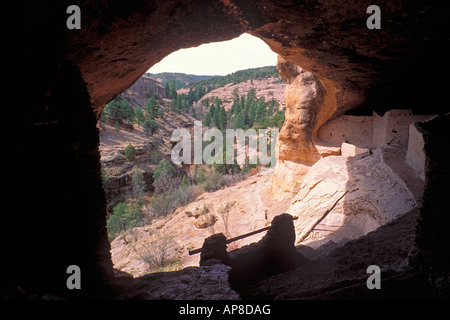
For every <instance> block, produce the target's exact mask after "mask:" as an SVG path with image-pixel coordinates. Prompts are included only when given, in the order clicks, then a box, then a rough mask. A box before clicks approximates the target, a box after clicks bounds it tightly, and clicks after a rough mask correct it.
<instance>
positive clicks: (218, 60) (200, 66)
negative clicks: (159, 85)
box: [148, 33, 277, 75]
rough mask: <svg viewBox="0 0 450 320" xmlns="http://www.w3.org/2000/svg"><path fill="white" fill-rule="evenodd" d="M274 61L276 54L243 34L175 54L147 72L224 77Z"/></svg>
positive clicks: (260, 42) (258, 41) (272, 63)
mask: <svg viewBox="0 0 450 320" xmlns="http://www.w3.org/2000/svg"><path fill="white" fill-rule="evenodd" d="M276 62H277V54H276V53H275V52H273V51H272V50H270V48H269V46H268V45H267V44H265V43H264V41H262V40H261V39H259V38H256V37H254V36H251V35H249V34H247V33H244V34H242V35H241V36H239V37H238V38H234V39H232V40H229V41H222V42H213V43H208V44H202V45H200V46H198V47H194V48H189V49H180V50H178V51H175V52H173V53H171V54H170V55H168V56H167V57H165V58H164V59H163V60H161V61H160V62H159V63H157V64H155V65H154V66H153V67H151V68H150V69H149V70H148V72H151V73H160V72H181V73H187V74H195V75H227V74H229V73H232V72H235V71H238V70H243V69H248V68H257V67H264V66H274V65H275V64H276Z"/></svg>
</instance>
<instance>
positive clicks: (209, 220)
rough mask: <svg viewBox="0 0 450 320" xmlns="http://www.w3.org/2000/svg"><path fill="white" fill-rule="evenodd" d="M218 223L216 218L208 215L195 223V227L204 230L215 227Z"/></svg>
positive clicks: (199, 218)
mask: <svg viewBox="0 0 450 320" xmlns="http://www.w3.org/2000/svg"><path fill="white" fill-rule="evenodd" d="M216 221H217V218H216V216H214V215H212V214H210V213H207V214H205V215H202V216H200V217H198V218H197V219H196V220H195V221H194V225H195V227H196V228H198V229H204V228H208V227H211V226H213V225H214V224H215V223H216Z"/></svg>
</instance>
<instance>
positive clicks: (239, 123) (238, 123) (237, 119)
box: [233, 110, 245, 129]
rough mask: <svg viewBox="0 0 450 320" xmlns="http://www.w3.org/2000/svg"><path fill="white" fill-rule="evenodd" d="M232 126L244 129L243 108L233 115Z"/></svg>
mask: <svg viewBox="0 0 450 320" xmlns="http://www.w3.org/2000/svg"><path fill="white" fill-rule="evenodd" d="M233 127H234V129H245V114H244V110H241V111H239V113H238V114H237V115H235V116H234V119H233Z"/></svg>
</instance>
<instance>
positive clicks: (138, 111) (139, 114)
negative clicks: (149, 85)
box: [134, 108, 145, 125]
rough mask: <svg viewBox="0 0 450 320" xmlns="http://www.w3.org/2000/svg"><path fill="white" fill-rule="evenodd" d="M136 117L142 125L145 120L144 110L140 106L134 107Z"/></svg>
mask: <svg viewBox="0 0 450 320" xmlns="http://www.w3.org/2000/svg"><path fill="white" fill-rule="evenodd" d="M134 117H135V118H136V122H137V123H138V124H139V125H142V124H143V123H144V121H145V116H144V113H143V112H142V110H141V109H140V108H136V109H134Z"/></svg>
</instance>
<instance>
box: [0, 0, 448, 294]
mask: <svg viewBox="0 0 450 320" xmlns="http://www.w3.org/2000/svg"><path fill="white" fill-rule="evenodd" d="M370 4H371V3H370V2H369V1H366V0H358V1H352V2H351V3H350V2H344V1H326V2H324V1H304V2H296V1H290V2H286V1H284V0H275V1H269V0H243V1H237V0H216V1H208V2H204V1H195V0H186V1H175V0H167V1H162V2H159V1H157V2H154V1H133V2H131V1H126V2H124V1H109V0H85V1H80V2H79V5H80V8H81V13H82V14H81V17H82V18H81V19H82V20H81V29H79V30H78V29H75V30H70V29H68V28H67V27H66V19H67V18H68V15H67V14H66V13H65V12H66V9H67V3H66V2H61V1H56V0H54V1H47V2H46V4H45V5H42V4H41V3H37V2H35V1H25V2H21V3H20V4H17V5H16V6H17V7H15V8H13V10H11V11H10V12H12V13H13V19H12V21H14V23H13V25H12V37H11V38H12V39H13V40H12V43H11V44H10V45H9V46H8V48H12V49H11V51H12V52H11V51H9V50H8V53H11V57H10V58H9V59H8V60H7V61H11V64H12V69H13V70H14V73H15V75H17V78H19V77H20V80H19V79H14V78H13V79H12V81H16V82H19V81H20V83H22V86H21V88H23V87H25V88H28V90H26V92H25V93H24V92H23V91H22V92H20V93H16V92H13V93H14V94H17V96H20V97H21V99H20V101H18V104H17V105H15V106H14V107H12V112H11V118H10V121H8V124H11V127H12V128H11V130H9V132H10V133H14V136H13V135H12V134H11V135H10V136H7V140H8V141H14V142H15V148H14V151H15V152H16V153H15V159H17V161H15V162H14V164H13V167H12V168H11V170H9V171H10V172H11V176H9V177H7V179H8V180H9V181H12V183H13V185H12V186H11V188H10V190H11V191H8V194H7V199H10V201H12V202H13V203H20V204H21V208H20V214H14V215H12V214H11V215H8V217H6V219H7V221H6V222H5V225H11V226H18V225H20V226H21V227H22V228H23V229H22V230H23V232H22V236H21V240H22V241H17V242H14V243H12V244H10V242H11V239H16V238H17V237H16V233H15V232H16V231H15V228H11V231H9V230H8V231H7V234H6V239H8V241H5V242H4V243H8V244H10V245H9V246H8V248H7V249H8V252H7V254H8V255H9V256H11V257H12V258H11V259H10V260H11V261H12V263H11V264H9V265H8V268H9V270H8V272H9V273H5V274H7V275H8V276H7V277H8V279H7V282H8V283H7V284H8V286H7V288H8V294H9V295H10V296H13V295H15V294H17V292H18V291H17V290H18V289H17V287H21V288H22V289H23V290H25V291H27V292H44V293H45V292H53V293H55V294H59V295H63V296H68V297H70V296H75V297H98V296H101V297H104V296H105V295H107V294H110V293H111V291H110V288H109V287H107V286H106V285H107V284H109V281H108V279H111V278H112V263H111V257H110V254H109V249H110V248H109V244H108V242H107V240H106V231H105V213H106V210H105V199H104V193H103V190H102V187H101V177H100V162H99V161H100V156H99V150H98V144H99V132H98V130H97V128H96V123H97V117H98V115H99V114H100V112H101V110H102V108H103V106H104V105H105V103H107V102H108V101H110V100H111V99H112V98H113V97H115V96H116V95H118V94H119V93H121V92H123V91H124V90H125V89H127V88H128V87H129V86H130V85H132V84H133V83H134V82H135V81H136V80H137V79H138V78H139V77H140V76H141V75H142V74H143V73H144V72H145V71H146V70H148V69H149V68H150V67H151V66H152V65H153V64H155V63H156V62H158V61H160V60H161V59H162V58H163V57H165V56H166V55H168V54H169V53H171V52H173V51H175V50H178V49H180V48H183V47H192V46H196V45H200V44H202V43H207V42H212V41H221V40H228V39H231V38H234V37H236V36H238V35H240V34H241V33H243V32H248V33H250V34H252V35H255V36H257V37H260V38H261V39H263V40H264V41H265V42H266V43H267V44H268V45H269V46H270V47H271V48H272V50H274V51H275V52H277V53H278V54H280V56H281V57H282V58H283V59H285V60H287V61H289V62H292V63H295V64H296V65H298V66H300V67H301V68H303V69H305V70H307V71H309V72H312V73H313V74H314V76H307V75H306V74H302V72H301V71H299V70H298V69H297V71H295V68H293V69H294V73H295V72H296V73H298V74H299V76H297V77H296V78H295V79H294V80H293V81H292V83H291V85H292V87H291V88H292V89H293V88H294V87H295V86H298V84H299V83H301V82H305V84H307V83H308V81H309V80H308V78H313V79H315V78H318V79H319V82H317V81H315V83H316V84H315V85H312V84H311V86H310V89H311V93H313V92H316V93H317V94H318V95H319V97H321V99H323V102H320V99H319V103H317V105H316V106H314V105H313V104H312V103H311V105H310V106H311V108H309V107H308V108H306V109H307V110H306V109H302V108H303V106H302V105H298V103H297V104H296V103H294V105H295V106H296V107H295V108H297V109H295V108H294V109H293V110H292V113H290V114H289V118H290V120H289V121H288V124H287V125H286V129H285V128H283V130H288V131H289V133H288V132H287V131H284V132H283V133H282V135H281V138H280V139H281V141H282V144H281V145H279V149H280V155H281V156H282V157H284V159H285V160H284V164H283V165H284V166H286V167H288V166H290V165H293V166H296V165H304V164H302V163H301V161H314V160H315V159H317V154H318V153H321V151H316V150H314V148H313V146H312V145H311V144H310V143H309V142H308V141H309V139H314V134H315V132H316V130H317V128H318V126H320V123H321V122H324V121H326V119H328V118H330V117H332V116H334V115H338V114H342V113H343V112H345V111H348V110H354V111H355V112H363V111H367V110H369V111H373V110H377V111H383V109H384V108H389V109H390V108H392V107H393V106H400V105H402V106H403V105H407V106H408V108H411V109H413V111H414V112H415V113H426V114H433V113H444V112H445V111H446V110H445V109H446V108H447V106H446V105H444V104H442V103H441V101H445V100H446V98H447V97H446V92H447V90H446V86H447V84H446V83H445V81H431V79H435V78H436V75H437V74H439V73H441V72H442V71H441V70H445V69H446V67H447V65H446V64H447V61H448V59H447V58H446V57H445V56H444V55H445V54H446V53H447V51H446V47H447V44H448V37H447V30H448V28H447V21H448V17H447V14H448V13H447V12H446V11H445V10H442V7H441V6H440V5H439V4H438V3H435V2H431V3H420V4H416V3H414V4H413V3H411V2H406V1H401V0H383V1H379V2H378V3H377V4H378V5H379V6H380V8H381V10H382V16H381V19H382V28H381V29H379V30H369V29H368V28H367V27H366V19H367V17H368V15H367V14H366V9H367V7H368V6H369V5H370ZM24 17H26V18H24ZM8 43H9V42H8ZM30 70H32V72H33V77H26V78H25V79H24V78H23V74H29V73H30ZM319 83H320V84H319ZM324 90H325V91H324ZM430 93H432V94H430ZM294 97H295V94H294V95H293V96H291V95H290V93H289V99H291V100H292V101H298V100H297V98H294ZM302 99H305V100H304V101H306V100H307V99H306V97H303V98H302ZM294 110H297V111H294ZM310 110H314V112H310ZM289 112H291V111H289ZM295 112H299V113H301V114H302V119H303V117H304V120H295V121H294V119H295V118H296V115H295ZM307 118H308V120H306V119H307ZM310 121H311V123H310ZM442 121H443V122H444V123H448V119H444V120H442ZM434 125H435V123H431V124H430V126H431V128H428V129H429V130H428V132H431V133H430V135H429V137H427V139H431V140H427V141H428V144H429V145H431V147H430V148H431V151H430V152H429V153H427V157H429V159H428V158H427V163H429V164H430V168H428V169H426V170H425V172H426V174H425V175H426V178H425V180H426V183H427V186H433V190H436V185H437V184H438V183H436V181H438V182H439V181H448V179H447V180H446V179H443V178H442V176H445V174H446V173H448V170H447V171H446V170H441V169H442V168H447V167H448V163H447V162H445V161H444V160H443V158H442V157H443V156H442V155H441V154H439V153H438V152H435V150H437V148H436V146H435V144H434V142H435V141H438V140H439V139H440V138H441V137H442V135H438V134H436V133H435V131H433V126H434ZM447 127H448V126H447ZM433 132H434V134H433ZM291 133H292V134H291ZM291 135H292V136H295V138H293V139H291V138H290V136H291ZM295 139H299V143H298V145H302V146H297V145H296V143H295ZM283 144H287V145H288V146H289V147H284V146H283ZM290 148H295V150H297V152H290V151H289V149H290ZM316 148H317V147H316ZM426 148H427V147H425V149H426ZM303 150H306V151H307V152H306V153H307V156H303V155H299V154H298V153H299V152H300V151H301V152H302V151H303ZM30 156H32V157H33V161H29V159H30ZM288 159H292V161H290V160H288ZM68 167H69V168H70V170H67V168H68ZM62 172H64V173H67V174H65V175H63V174H61V173H62ZM23 181H27V184H25V185H26V186H25V187H24V183H23ZM16 190H23V192H16ZM430 190H431V189H430ZM437 190H438V191H437V192H435V191H430V192H429V193H427V192H426V199H427V201H426V202H424V203H426V204H427V205H425V204H424V207H423V209H422V210H421V215H423V216H424V217H426V216H427V215H430V216H431V217H430V218H428V219H426V218H424V219H423V220H422V221H423V223H424V225H423V226H421V227H419V228H418V236H417V237H418V238H419V239H420V240H421V241H420V242H421V243H422V245H423V250H424V253H423V256H424V257H425V258H424V261H426V262H425V263H426V264H427V265H430V266H434V265H436V263H438V262H439V263H438V265H439V266H440V268H441V269H442V268H444V267H445V265H444V264H443V263H441V262H440V261H437V260H436V255H438V253H440V250H442V249H443V247H444V246H443V245H440V246H439V244H437V245H436V241H438V240H437V239H440V237H441V235H442V234H444V233H443V230H441V229H438V230H440V231H439V232H438V233H437V234H433V232H432V231H430V230H432V229H433V225H441V226H442V225H443V224H442V223H441V218H442V217H443V215H444V213H445V212H443V211H442V210H443V209H442V208H448V207H449V205H448V197H445V196H443V195H442V194H441V193H442V191H439V188H437ZM24 194H26V195H27V201H23V195H24ZM434 197H439V199H437V198H434ZM437 203H438V204H439V208H436V207H434V206H435V204H437ZM36 212H39V213H40V214H39V215H37V214H36ZM444 232H445V231H444ZM80 238H81V239H80ZM442 238H445V237H442ZM36 239H39V240H40V241H36ZM438 242H439V241H438ZM30 261H31V262H32V263H33V264H32V267H30ZM36 262H40V263H36ZM71 264H77V265H79V266H80V267H81V269H82V270H83V274H84V275H85V276H84V278H83V281H84V282H83V283H84V289H83V290H81V291H69V290H68V288H67V287H66V280H67V274H66V269H67V267H68V266H69V265H71ZM442 266H444V267H442ZM30 269H32V270H33V271H34V272H30ZM430 270H435V269H433V268H431V267H430ZM5 277H6V276H5ZM398 286H399V285H398V284H397V287H398ZM400 286H401V285H400Z"/></svg>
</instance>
